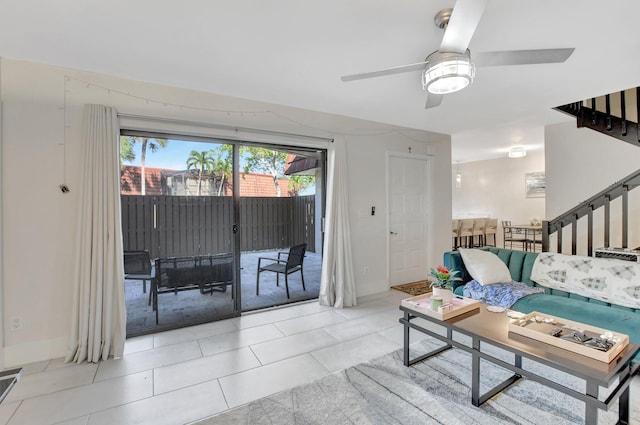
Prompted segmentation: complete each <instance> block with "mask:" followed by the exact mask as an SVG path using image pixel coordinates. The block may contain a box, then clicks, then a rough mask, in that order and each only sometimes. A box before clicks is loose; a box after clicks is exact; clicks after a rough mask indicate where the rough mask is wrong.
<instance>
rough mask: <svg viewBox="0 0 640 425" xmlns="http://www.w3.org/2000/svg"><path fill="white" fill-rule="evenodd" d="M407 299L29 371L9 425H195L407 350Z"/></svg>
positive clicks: (297, 310)
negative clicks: (404, 322) (404, 345)
mask: <svg viewBox="0 0 640 425" xmlns="http://www.w3.org/2000/svg"><path fill="white" fill-rule="evenodd" d="M406 297H407V295H406V294H403V293H400V292H397V291H393V290H391V291H389V292H388V293H384V294H380V295H376V296H371V297H365V298H363V299H360V300H359V304H358V306H356V307H352V308H346V309H333V308H329V307H325V306H320V305H319V304H318V303H317V301H313V302H307V303H302V304H297V305H293V306H286V307H283V308H280V309H273V310H267V311H261V312H255V313H250V314H246V315H243V316H241V317H237V318H233V319H228V320H223V321H218V322H213V323H209V324H204V325H199V326H193V327H189V328H183V329H177V330H172V331H167V332H161V333H156V334H152V335H145V336H140V337H136V338H131V339H128V340H127V343H126V345H125V356H124V357H123V358H122V359H118V360H108V361H105V362H101V363H99V364H91V363H83V364H80V365H75V364H66V363H64V362H63V360H62V359H54V360H50V361H44V362H39V363H34V364H29V365H25V366H24V367H25V374H24V376H23V378H22V379H21V381H20V382H18V384H17V385H16V386H15V387H14V388H13V390H12V391H11V392H10V393H9V395H8V397H7V399H6V400H5V401H4V402H3V403H2V404H0V424H8V425H20V424H25V425H26V424H29V425H37V424H65V425H72V424H73V425H76V424H77V425H80V424H81V425H96V424H160V423H161V424H163V425H166V424H188V423H191V422H193V421H197V420H199V419H203V418H206V417H209V416H212V415H215V414H217V413H219V412H222V411H224V410H227V409H230V408H233V407H236V406H239V405H242V404H245V403H248V402H250V401H252V400H256V399H259V398H262V397H264V396H267V395H269V394H273V393H276V392H278V391H282V390H285V389H287V388H291V387H294V386H297V385H300V384H303V383H306V382H309V381H312V380H314V379H317V378H320V377H323V376H326V375H328V374H330V373H333V372H335V371H337V370H340V369H343V368H345V367H348V366H351V365H355V364H358V363H360V362H362V361H365V360H368V359H372V358H375V357H378V356H380V355H383V354H386V353H388V352H391V351H393V350H396V349H398V348H400V347H401V345H402V328H401V326H400V324H399V323H398V318H399V317H400V316H401V314H400V311H399V310H398V305H399V304H400V300H401V299H403V298H406Z"/></svg>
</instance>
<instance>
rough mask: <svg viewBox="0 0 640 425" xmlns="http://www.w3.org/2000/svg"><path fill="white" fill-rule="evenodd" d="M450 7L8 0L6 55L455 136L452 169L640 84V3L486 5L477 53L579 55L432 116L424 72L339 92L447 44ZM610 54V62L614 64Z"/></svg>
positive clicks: (359, 0) (466, 93)
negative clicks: (562, 109)
mask: <svg viewBox="0 0 640 425" xmlns="http://www.w3.org/2000/svg"><path fill="white" fill-rule="evenodd" d="M453 5H454V0H430V1H426V0H393V1H390V0H227V1H220V0H186V1H173V0H172V1H169V0H135V1H131V0H111V1H104V0H56V1H50V0H0V56H3V57H7V58H12V59H22V60H28V61H34V62H41V63H46V64H52V65H59V66H65V67H70V68H76V69H82V70H88V71H94V72H100V73H104V74H109V75H114V76H119V77H125V78H131V79H135V80H143V81H149V82H154V83H161V84H167V85H172V86H177V87H184V88H190V89H196V90H203V91H208V92H213V93H219V94H224V95H230V96H236V97H242V98H247V99H254V100H260V101H267V102H271V103H276V104H283V105H289V106H295V107H302V108H307V109H312V110H317V111H323V112H330V113H335V114H340V115H346V116H351V117H357V118H363V119H368V120H373V121H380V122H385V123H390V124H395V125H401V126H406V127H411V128H417V129H423V130H430V131H436V132H441V133H447V134H451V135H452V136H453V153H452V155H453V160H454V161H469V160H478V159H489V158H495V157H499V156H503V155H505V152H506V151H507V150H508V148H509V147H510V146H515V145H524V146H526V147H528V148H531V149H535V148H538V149H540V148H542V143H543V130H542V126H544V125H545V124H549V123H555V122H561V121H566V120H567V119H568V118H567V117H566V116H565V115H563V114H561V113H559V112H555V111H552V110H551V109H550V108H552V107H554V106H557V105H561V104H564V103H569V102H572V101H576V100H580V99H585V98H588V97H591V96H597V95H600V94H605V93H609V92H613V91H617V90H620V89H624V88H630V87H635V86H639V85H640V54H638V53H639V52H640V49H639V47H640V37H638V36H637V35H636V34H635V30H636V28H637V20H638V16H640V2H638V1H637V0H627V1H622V0H609V1H606V2H604V1H602V0H562V1H558V0H536V1H531V0H489V4H488V6H487V8H486V10H485V12H484V15H483V17H482V20H481V21H480V24H479V25H478V28H477V30H476V33H475V35H474V37H473V39H472V41H471V44H470V46H469V48H470V49H471V53H472V57H473V52H474V51H492V50H509V49H536V48H558V47H575V48H576V50H575V52H574V54H573V55H572V56H571V57H570V58H569V60H568V61H567V62H565V63H563V64H546V65H525V66H512V67H495V68H479V69H477V72H476V80H475V81H474V83H473V84H472V85H471V86H470V87H468V88H467V89H465V90H463V91H461V92H458V93H454V94H452V95H448V96H447V97H446V98H445V99H444V101H443V103H442V105H441V106H440V107H438V108H435V109H429V110H425V109H424V104H425V100H426V94H425V93H424V92H423V91H422V88H421V83H420V73H419V72H414V73H409V74H401V75H394V76H387V77H380V78H375V79H370V80H362V81H354V82H350V83H343V82H341V81H340V76H341V75H344V74H352V73H358V72H365V71H372V70H377V69H381V68H387V67H391V66H396V65H403V64H407V63H415V62H420V61H422V60H424V58H425V57H426V56H427V55H428V54H429V53H431V52H432V51H435V50H437V49H438V47H439V45H440V40H441V38H442V30H440V29H438V28H437V27H436V26H435V25H434V24H433V16H434V15H435V14H436V12H437V11H438V10H440V9H443V8H447V7H453ZM607 58H608V59H609V60H610V63H607V62H606V61H605V59H607Z"/></svg>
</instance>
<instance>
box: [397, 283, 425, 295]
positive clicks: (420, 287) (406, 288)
mask: <svg viewBox="0 0 640 425" xmlns="http://www.w3.org/2000/svg"><path fill="white" fill-rule="evenodd" d="M430 284H431V281H429V280H421V281H419V282H412V283H405V284H403V285H396V286H392V287H391V289H395V290H396V291H400V292H404V293H406V294H409V295H412V296H416V295H422V294H426V293H427V292H431V288H429V285H430Z"/></svg>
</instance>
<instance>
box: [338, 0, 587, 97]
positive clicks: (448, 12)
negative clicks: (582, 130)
mask: <svg viewBox="0 0 640 425" xmlns="http://www.w3.org/2000/svg"><path fill="white" fill-rule="evenodd" d="M487 1H488V0H457V1H456V3H455V6H454V8H453V9H444V10H441V11H439V12H438V13H437V14H436V16H435V17H434V22H435V24H436V26H438V27H439V28H442V29H444V30H445V31H444V36H443V37H442V42H441V44H440V49H438V50H436V51H435V52H433V53H431V54H430V55H428V56H427V57H426V59H425V60H424V61H422V62H418V63H412V64H408V65H401V66H395V67H392V68H386V69H381V70H378V71H373V72H365V73H361V74H352V75H345V76H343V77H341V80H342V81H353V80H362V79H365V78H373V77H382V76H385V75H393V74H400V73H403V72H412V71H422V88H423V90H426V91H427V92H428V95H427V104H426V106H425V108H426V109H429V108H433V107H436V106H438V105H440V103H441V102H442V99H443V97H444V95H445V94H449V93H453V92H456V91H458V90H462V89H463V88H465V87H467V86H468V85H469V84H471V82H472V81H473V77H474V75H475V66H482V67H484V66H505V65H529V64H543V63H561V62H564V61H566V60H567V59H568V58H569V56H571V54H572V53H573V51H574V48H561V49H537V50H504V51H496V52H479V53H474V56H473V63H472V62H471V52H470V51H469V49H468V47H469V43H470V42H471V37H473V34H474V32H475V31H476V27H477V26H478V22H480V18H481V17H482V13H483V12H484V9H485V7H486V5H487Z"/></svg>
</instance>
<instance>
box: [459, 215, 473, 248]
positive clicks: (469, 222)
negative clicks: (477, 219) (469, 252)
mask: <svg viewBox="0 0 640 425" xmlns="http://www.w3.org/2000/svg"><path fill="white" fill-rule="evenodd" d="M460 222H461V223H460V232H459V233H460V246H464V247H466V248H470V247H472V246H473V219H472V218H465V219H462V220H460ZM462 241H464V242H462Z"/></svg>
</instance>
